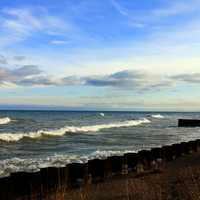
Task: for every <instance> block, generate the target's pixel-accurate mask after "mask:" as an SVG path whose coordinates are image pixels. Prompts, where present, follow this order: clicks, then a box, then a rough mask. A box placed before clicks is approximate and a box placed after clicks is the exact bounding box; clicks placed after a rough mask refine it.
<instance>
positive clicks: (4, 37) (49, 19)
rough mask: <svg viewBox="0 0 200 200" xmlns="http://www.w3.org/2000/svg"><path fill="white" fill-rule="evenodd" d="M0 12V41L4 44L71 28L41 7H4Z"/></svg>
mask: <svg viewBox="0 0 200 200" xmlns="http://www.w3.org/2000/svg"><path fill="white" fill-rule="evenodd" d="M0 14H1V17H0V29H1V32H2V33H1V34H0V36H1V40H0V41H2V43H3V42H4V43H5V44H7V43H8V44H10V43H12V42H18V41H23V40H25V39H27V38H29V37H31V36H32V35H33V34H37V33H43V34H48V35H52V33H54V35H55V34H56V35H58V34H63V33H65V32H67V31H69V30H70V29H71V28H72V26H71V25H70V24H69V23H68V22H66V21H64V20H62V19H61V18H59V17H57V16H54V15H51V14H49V12H48V11H47V9H45V8H42V7H34V8H29V7H23V8H4V9H2V10H1V11H0ZM8 39H9V40H8ZM10 40H11V41H10Z"/></svg>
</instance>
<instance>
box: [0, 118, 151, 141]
mask: <svg viewBox="0 0 200 200" xmlns="http://www.w3.org/2000/svg"><path fill="white" fill-rule="evenodd" d="M143 123H150V121H149V120H148V119H146V118H144V119H139V120H129V121H124V122H117V123H110V124H100V125H91V126H66V127H64V128H61V129H57V130H39V131H37V132H30V133H2V134H0V140H2V141H6V142H16V141H19V140H21V139H23V138H31V139H35V138H40V137H42V136H63V135H65V134H66V133H87V132H98V131H100V130H102V129H110V128H120V127H129V126H138V125H140V124H143Z"/></svg>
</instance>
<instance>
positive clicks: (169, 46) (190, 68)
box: [0, 0, 200, 111]
mask: <svg viewBox="0 0 200 200" xmlns="http://www.w3.org/2000/svg"><path fill="white" fill-rule="evenodd" d="M199 35H200V1H198V0H191V1H190V2H188V1H187V0H173V1H169V0H152V1H149V0H134V1H133V0H101V1H99V0H60V1H55V0H45V1H42V0H40V1H39V0H29V1H26V0H15V1H9V0H4V1H1V2H0V104H15V105H53V106H67V107H73V108H74V107H77V108H86V109H90V108H97V109H115V110H118V109H125V110H129V109H130V110H134V109H137V110H138V109H140V110H195V111H197V110H200V103H199V97H200V92H199V86H200V66H199V64H200V57H199V52H200V37H199Z"/></svg>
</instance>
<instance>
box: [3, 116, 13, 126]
mask: <svg viewBox="0 0 200 200" xmlns="http://www.w3.org/2000/svg"><path fill="white" fill-rule="evenodd" d="M10 122H11V119H10V118H9V117H4V118H0V125H4V124H8V123H10Z"/></svg>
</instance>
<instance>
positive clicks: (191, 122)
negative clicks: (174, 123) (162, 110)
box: [178, 119, 200, 127]
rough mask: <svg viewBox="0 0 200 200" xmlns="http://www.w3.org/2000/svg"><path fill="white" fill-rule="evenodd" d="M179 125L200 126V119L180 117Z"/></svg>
mask: <svg viewBox="0 0 200 200" xmlns="http://www.w3.org/2000/svg"><path fill="white" fill-rule="evenodd" d="M178 127H200V120H199V119H179V120H178Z"/></svg>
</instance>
